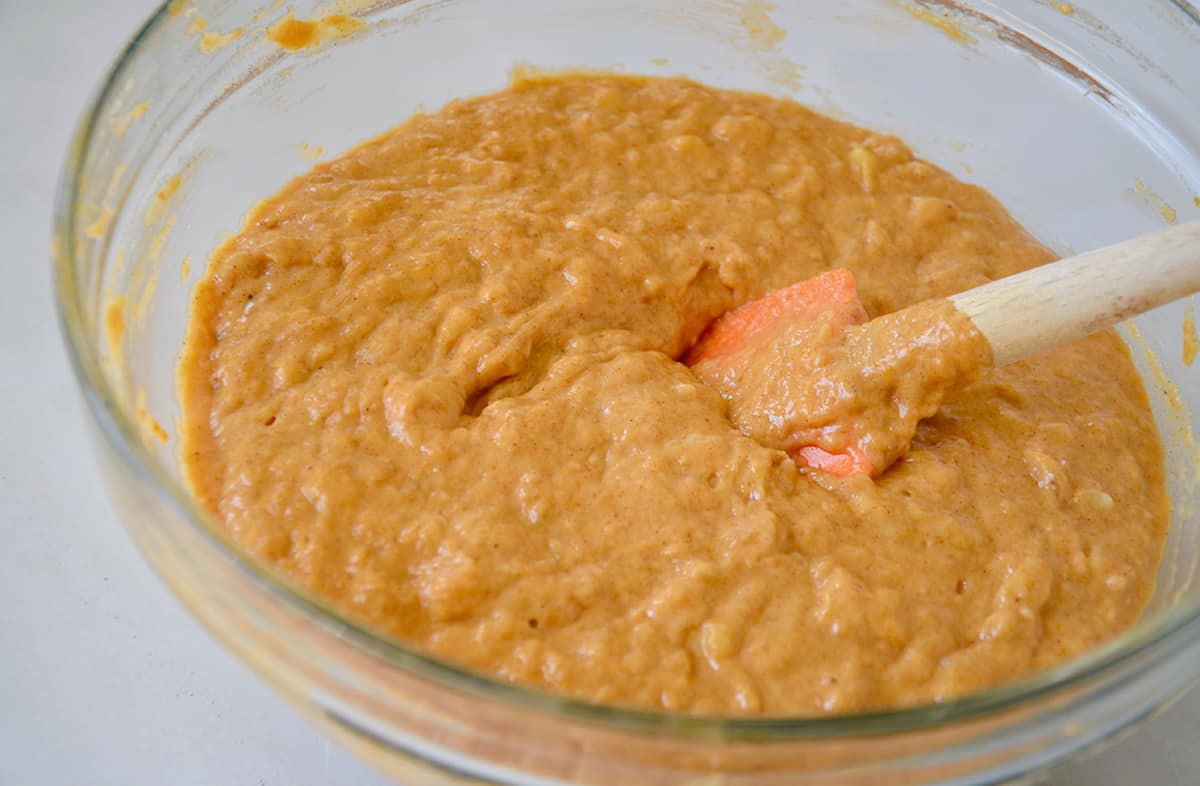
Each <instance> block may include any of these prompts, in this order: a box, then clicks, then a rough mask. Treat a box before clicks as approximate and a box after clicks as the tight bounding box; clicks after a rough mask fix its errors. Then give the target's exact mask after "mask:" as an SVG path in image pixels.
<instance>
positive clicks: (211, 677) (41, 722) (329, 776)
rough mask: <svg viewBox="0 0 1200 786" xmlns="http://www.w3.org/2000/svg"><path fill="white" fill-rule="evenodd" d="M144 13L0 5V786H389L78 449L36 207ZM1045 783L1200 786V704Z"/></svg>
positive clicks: (62, 3)
mask: <svg viewBox="0 0 1200 786" xmlns="http://www.w3.org/2000/svg"><path fill="white" fill-rule="evenodd" d="M153 6H154V3H153V2H152V1H151V0H109V1H108V2H101V3H93V2H82V0H77V1H76V2H68V1H67V0H49V1H47V0H0V65H2V66H3V68H2V70H0V129H3V134H4V137H3V145H2V146H0V227H2V231H0V237H2V238H3V244H4V250H5V253H3V254H2V255H0V259H2V262H0V265H2V270H0V275H2V276H3V284H2V287H0V292H3V300H2V303H3V306H2V307H0V342H3V348H4V354H3V356H4V367H5V369H6V371H5V377H4V380H3V384H2V385H0V396H2V399H0V411H3V412H4V413H5V415H4V418H3V420H0V429H2V430H0V537H2V538H3V540H0V543H3V546H2V547H0V784H3V785H5V786H8V785H11V786H18V785H19V786H25V784H53V785H55V786H57V784H64V786H67V785H69V786H107V785H108V784H112V785H113V786H163V784H170V785H171V786H216V785H218V784H219V785H220V786H243V785H244V786H273V785H274V786H327V785H329V786H331V785H333V784H337V785H338V786H350V785H352V784H353V785H365V786H372V785H380V784H384V783H385V781H384V779H383V778H382V777H381V776H379V775H377V774H375V773H374V772H372V771H371V770H370V769H368V768H367V767H366V766H365V765H363V764H360V763H359V762H358V761H356V760H354V759H353V758H351V757H350V756H349V755H348V754H347V753H345V752H344V751H342V750H341V749H340V748H338V747H336V746H335V745H334V744H333V743H330V742H328V741H327V740H326V739H325V738H324V737H323V736H322V735H321V734H320V733H319V732H317V731H316V730H315V729H314V728H313V727H311V726H310V725H309V724H308V723H307V722H306V721H304V720H303V719H302V718H300V716H298V715H297V714H296V713H294V712H293V711H292V710H291V709H290V708H289V707H288V706H287V705H286V704H284V702H283V701H282V700H281V699H279V698H277V697H276V696H275V695H274V694H273V693H272V692H271V691H269V690H268V689H267V688H266V687H265V686H264V685H263V684H261V683H260V682H258V680H257V679H256V678H254V677H253V676H251V674H250V672H249V671H247V670H246V669H245V668H243V667H242V666H241V665H240V664H239V663H237V662H236V661H235V660H234V659H233V658H232V657H231V656H230V655H228V654H227V653H226V652H225V651H224V650H222V649H221V648H220V647H219V646H218V645H217V644H216V642H215V641H213V640H212V639H211V638H210V637H209V636H208V635H207V633H205V632H204V631H203V630H202V629H201V628H200V626H199V625H198V624H197V623H196V622H194V621H193V620H192V619H191V618H190V617H189V616H188V615H187V614H186V613H185V612H184V611H183V609H182V607H180V606H179V605H178V604H177V603H176V602H175V600H174V599H173V598H172V597H171V596H170V595H169V594H168V593H167V591H166V589H165V588H164V587H163V585H162V584H161V583H160V582H159V580H158V579H157V578H156V577H155V576H154V575H153V574H152V573H151V571H150V569H149V568H148V567H147V566H146V565H145V564H144V563H143V562H142V560H141V558H140V556H139V555H138V554H137V552H136V551H135V549H134V547H133V545H132V543H131V542H130V541H129V539H128V538H127V537H126V535H125V532H124V530H123V529H122V527H121V524H120V522H119V521H118V520H117V517H116V515H115V514H114V513H113V511H112V509H111V507H110V506H109V504H108V501H107V498H106V497H105V493H104V489H103V488H102V486H101V485H100V481H99V478H98V477H97V473H96V470H95V467H94V461H93V457H92V454H91V452H90V448H89V446H88V445H87V444H86V442H85V439H84V433H83V408H82V403H81V401H80V399H79V397H78V395H77V394H76V392H75V383H74V380H73V379H72V377H71V373H70V370H69V368H68V366H67V361H66V358H65V355H64V351H63V349H62V342H61V340H60V338H59V334H58V326H57V324H56V322H55V319H54V314H53V309H52V305H51V291H50V268H49V253H48V250H47V249H48V238H49V227H50V210H51V200H52V197H53V189H54V184H55V182H56V179H57V175H58V168H59V165H60V163H61V159H62V156H63V153H64V151H65V149H66V146H67V141H68V137H69V135H70V133H71V131H72V129H73V125H74V123H75V122H76V120H77V119H78V116H79V113H80V111H81V109H82V107H83V105H84V102H85V100H86V99H87V98H88V96H89V95H90V93H91V91H92V90H93V89H94V88H95V86H96V83H97V81H98V80H99V79H100V77H101V76H102V74H103V72H104V70H105V69H106V68H107V67H108V65H109V63H110V61H111V60H112V58H113V56H114V55H115V53H116V52H117V50H118V48H119V47H120V46H121V45H122V44H124V43H125V41H126V39H127V38H128V37H129V36H130V34H131V33H132V32H133V31H134V29H135V28H136V27H137V25H139V24H140V23H141V21H142V20H143V18H144V17H146V16H147V15H148V14H149V13H150V11H151V10H152V8H153ZM1052 782H1053V783H1054V784H1056V786H1085V785H1086V786H1117V784H1137V786H1185V785H1186V786H1193V785H1194V784H1196V783H1197V782H1200V692H1193V693H1192V694H1190V695H1189V696H1187V697H1186V698H1184V699H1183V700H1182V701H1180V702H1179V703H1178V704H1177V705H1176V706H1175V707H1174V708H1173V709H1171V710H1169V711H1168V712H1166V713H1165V714H1164V715H1162V716H1160V717H1159V718H1157V719H1156V720H1153V721H1151V722H1150V723H1148V724H1145V725H1143V726H1142V727H1141V728H1140V729H1139V730H1138V731H1137V732H1136V733H1135V734H1134V735H1133V736H1132V737H1130V738H1129V739H1127V740H1125V741H1124V742H1122V743H1120V744H1119V745H1117V746H1116V747H1114V748H1112V749H1110V750H1108V751H1107V752H1105V753H1103V754H1102V755H1100V756H1098V757H1095V758H1091V759H1089V760H1087V761H1085V762H1079V763H1075V764H1071V765H1068V766H1066V767H1065V768H1063V769H1062V770H1061V771H1059V772H1058V773H1056V775H1055V776H1054V778H1053V779H1052Z"/></svg>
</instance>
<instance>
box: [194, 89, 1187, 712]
mask: <svg viewBox="0 0 1200 786" xmlns="http://www.w3.org/2000/svg"><path fill="white" fill-rule="evenodd" d="M1030 187H1031V188H1032V187H1036V184H1031V186H1030ZM1050 259H1052V255H1051V254H1050V252H1048V251H1047V250H1046V249H1045V248H1043V247H1042V246H1041V245H1039V244H1038V243H1037V242H1036V241H1035V240H1034V239H1033V238H1031V237H1030V236H1029V235H1028V234H1027V233H1025V232H1024V231H1023V230H1022V229H1021V227H1020V226H1018V225H1017V224H1016V223H1015V222H1014V221H1013V220H1012V219H1011V218H1010V217H1009V216H1008V215H1007V214H1006V213H1005V211H1004V209H1003V208H1002V207H1001V206H1000V205H999V204H998V203H997V202H996V201H995V200H994V199H993V198H992V197H990V196H989V195H988V194H987V193H986V192H984V191H983V190H982V189H980V188H977V187H974V186H970V185H966V184H963V183H960V182H957V181H956V180H955V179H954V178H952V177H950V176H949V175H947V174H946V173H944V172H942V171H940V170H938V169H937V168H935V167H933V166H931V165H929V164H927V163H924V162H922V161H919V160H916V159H914V158H913V156H912V154H911V153H910V151H909V150H908V149H907V148H906V147H905V145H904V144H903V143H901V142H900V141H899V140H897V139H895V138H892V137H888V136H882V135H878V134H873V133H871V132H868V131H866V130H863V129H860V128H856V127H853V126H850V125H847V124H844V123H840V122H836V121H834V120H831V119H829V118H826V117H823V116H821V115H818V114H815V113H813V112H811V111H809V110H807V109H805V108H803V107H801V106H798V105H796V104H794V103H791V102H788V101H784V100H777V99H772V98H768V97H765V96H761V95H752V94H746V93H740V92H732V91H725V90H718V89H714V88H709V87H704V86H701V85H697V84H694V83H691V82H687V81H683V80H664V79H638V78H622V77H604V76H575V77H566V78H561V79H544V80H529V81H524V82H520V83H518V84H515V85H514V86H513V87H512V88H510V89H508V90H505V91H503V92H500V93H497V94H495V95H490V96H486V97H483V98H479V99H475V100H470V101H458V102H454V103H451V104H450V105H448V106H447V107H445V108H444V109H443V110H441V111H440V112H438V113H436V114H433V115H418V116H417V117H414V118H413V119H411V120H409V121H408V122H407V123H405V124H404V125H402V126H400V127H399V128H397V129H395V130H393V131H391V132H389V133H387V134H385V135H383V136H381V137H379V138H377V139H375V140H372V141H370V142H367V143H366V144H364V145H362V146H360V147H358V148H355V149H354V150H352V151H350V152H349V153H347V154H346V155H344V156H342V157H341V158H338V159H336V160H333V161H329V162H327V163H323V164H320V165H319V166H317V167H316V168H314V169H313V170H312V171H310V172H309V173H307V174H305V175H302V176H300V177H298V178H296V179H295V180H293V181H292V182H291V183H289V184H288V185H287V186H286V187H285V188H284V189H283V190H282V191H281V192H280V193H279V194H277V195H275V196H273V197H271V198H269V199H267V200H266V201H264V202H263V203H262V204H260V205H259V206H258V207H257V208H256V209H255V210H254V211H253V212H252V213H251V215H250V217H249V218H248V220H247V222H246V225H245V227H244V228H243V229H242V230H241V232H240V233H239V234H237V235H236V236H235V237H233V238H232V239H230V240H229V241H228V242H226V243H225V244H224V245H223V246H222V247H221V248H220V249H219V250H218V251H217V252H216V254H215V255H214V257H213V259H212V261H211V263H210V267H209V270H208V273H207V276H206V277H205V279H204V280H203V281H202V282H201V283H200V284H199V285H198V288H197V290H196V294H195V300H194V303H193V311H192V317H191V325H190V332H189V337H188V341H187V346H186V348H185V352H184V356H183V358H182V360H181V366H180V383H181V395H182V401H183V406H184V411H183V416H184V432H185V433H184V448H183V450H184V458H185V465H186V470H187V472H188V475H189V480H190V482H191V484H192V486H193V488H194V490H195V493H196V494H197V496H198V498H199V499H200V500H201V502H202V503H203V504H204V505H206V506H207V507H208V508H209V509H210V510H211V511H212V512H213V513H214V514H215V515H216V516H217V517H218V518H219V520H221V521H222V522H224V524H225V525H226V526H227V527H228V529H229V531H230V532H231V533H232V534H233V536H234V537H236V538H237V539H238V540H239V541H240V542H241V543H242V544H244V545H245V546H246V547H247V548H249V549H250V550H251V551H253V552H254V553H255V554H257V555H259V556H260V557H262V558H263V559H265V560H267V561H268V562H270V563H271V564H273V565H275V566H276V567H277V568H278V569H279V570H280V571H282V572H283V573H285V574H286V575H287V576H289V577H291V578H292V579H293V580H295V581H296V582H298V583H299V584H301V585H303V586H305V587H307V588H309V589H310V590H312V591H313V592H315V593H317V594H319V595H321V596H323V597H325V598H327V599H329V600H330V601H331V602H333V603H334V604H336V605H337V606H339V607H340V608H342V609H343V610H345V611H346V612H347V613H348V614H350V615H352V616H354V617H356V618H358V619H360V620H362V621H363V622H365V623H367V624H369V625H371V626H373V627H374V628H376V629H379V630H381V631H383V632H386V633H388V634H392V635H394V636H396V637H399V638H400V639H403V640H405V641H408V642H411V643H412V644H415V645H417V646H419V647H420V648H422V649H424V650H426V651H428V652H431V653H435V654H437V655H440V656H443V657H445V658H448V659H451V660H453V661H455V662H457V663H459V664H462V665H463V666H466V667H468V668H472V669H478V670H482V671H486V672H490V673H492V674H494V675H498V676H499V677H501V678H503V679H507V680H513V681H516V682H521V683H526V684H530V685H534V686H538V687H542V688H545V689H549V690H552V691H559V692H563V693H567V694H570V695H573V696H578V697H583V698H587V699H591V700H595V701H602V702H614V703H620V704H629V705H638V706H643V707H650V708H660V709H665V710H673V711H674V710H678V711H687V712H697V713H799V714H812V713H829V712H846V711H855V710H865V709H873V708H882V707H889V706H896V705H905V704H911V703H915V702H925V701H931V700H942V699H946V698H949V697H953V696H957V695H961V694H963V693H965V692H969V691H973V690H977V689H980V688H983V687H986V686H990V685H994V684H996V683H998V682H1001V681H1004V680H1008V679H1011V678H1013V677H1016V676H1018V675H1021V674H1023V673H1026V672H1028V671H1030V670H1033V669H1037V668H1039V667H1042V666H1045V665H1048V664H1051V663H1054V662H1056V661H1059V660H1061V659H1063V658H1066V657H1069V656H1071V655H1074V654H1078V653H1080V652H1082V651H1084V650H1086V649H1088V648H1090V647H1094V646H1095V645H1097V644H1099V643H1100V642H1102V641H1104V640H1105V639H1107V638H1109V637H1111V636H1112V635H1114V634H1115V633H1117V632H1118V631H1120V630H1122V629H1123V628H1125V627H1126V626H1128V625H1129V624H1131V623H1132V622H1133V621H1134V620H1135V619H1136V618H1137V616H1138V614H1139V612H1140V611H1141V609H1142V607H1143V605H1144V604H1145V602H1146V601H1147V600H1148V598H1149V596H1150V594H1151V592H1152V590H1153V577H1154V574H1155V570H1156V568H1157V564H1158V560H1159V557H1160V552H1161V549H1162V544H1163V539H1164V535H1165V530H1166V526H1167V500H1166V496H1165V486H1164V473H1163V459H1162V452H1161V447H1160V445H1159V442H1158V438H1157V434H1156V430H1155V426H1154V422H1153V419H1152V418H1151V415H1150V412H1149V407H1148V405H1147V401H1146V397H1145V394H1144V391H1143V389H1142V385H1141V381H1140V379H1139V377H1138V376H1137V374H1136V372H1135V370H1134V368H1133V364H1132V363H1131V361H1130V359H1129V356H1128V353H1127V351H1126V349H1125V347H1124V345H1123V344H1122V343H1121V341H1120V340H1119V339H1118V338H1117V337H1116V336H1115V335H1114V334H1113V333H1111V332H1106V333H1102V334H1098V335H1096V336H1093V337H1091V338H1089V339H1086V340H1084V341H1080V342H1078V343H1076V344H1073V345H1070V346H1066V347H1064V348H1061V349H1059V350H1056V351H1053V352H1049V353H1046V354H1045V355H1042V356H1039V357H1037V358H1035V359H1033V360H1030V361H1027V362H1022V363H1019V364H1015V365H1012V366H1008V367H1003V368H999V369H994V370H990V371H986V372H983V373H982V374H981V376H979V377H978V378H977V379H976V380H975V381H973V382H970V383H969V384H966V383H964V384H963V385H962V386H960V387H957V388H954V389H952V390H951V391H950V392H949V393H948V394H947V395H946V398H945V400H944V401H943V402H942V404H941V406H940V408H938V409H937V410H936V412H934V413H933V414H932V416H931V417H929V418H928V419H926V420H924V421H923V422H921V424H920V425H919V426H918V427H917V433H916V438H915V439H914V441H913V443H912V446H911V449H910V450H909V451H908V453H907V455H905V456H904V457H903V458H901V459H900V460H899V461H897V462H896V463H895V464H894V465H892V466H891V468H890V469H889V470H888V471H887V472H885V473H884V474H882V475H881V476H880V477H878V478H876V479H874V480H872V479H870V478H868V477H865V476H861V475H860V476H853V477H846V478H841V477H836V476H834V475H831V474H826V473H823V472H819V471H816V470H813V469H806V468H804V469H802V468H800V467H799V466H798V465H797V463H796V462H794V461H793V460H792V459H791V458H790V457H789V455H788V454H787V453H786V452H785V451H784V450H781V449H779V446H772V445H769V444H764V443H762V442H759V441H756V440H755V439H752V438H751V437H749V436H746V434H744V433H743V432H742V431H741V430H739V429H738V428H737V427H736V426H735V425H734V423H733V422H732V421H731V419H730V414H729V405H728V404H727V403H726V401H725V399H723V398H722V397H721V395H719V394H718V392H717V391H716V390H714V389H713V388H711V387H709V386H708V385H706V384H705V383H704V382H702V381H701V380H700V379H699V378H698V377H697V375H696V374H695V373H693V371H692V370H691V369H689V368H688V367H687V366H686V365H684V364H683V363H682V362H680V361H681V359H682V358H683V357H684V356H685V354H686V353H687V351H688V349H689V347H691V346H692V345H693V343H694V342H695V341H696V339H697V338H698V337H699V336H700V335H701V333H702V332H703V331H704V329H705V327H706V326H707V325H708V324H709V323H710V322H712V320H713V319H714V318H716V317H718V316H719V315H721V314H722V313H724V312H726V311H727V310H729V309H731V308H733V307H735V306H738V305H739V304H742V303H745V302H747V301H749V300H751V299H753V298H757V297H759V296H761V295H763V294H764V293H766V292H769V291H772V290H775V289H779V288H781V287H785V286H787V285H790V284H792V283H793V282H796V281H798V280H801V279H804V278H807V277H810V276H813V275H815V274H818V273H821V272H823V271H827V270H830V269H832V268H839V267H844V268H848V269H849V270H850V271H852V272H853V274H854V276H855V277H856V279H857V282H858V288H859V292H860V294H861V296H862V301H863V305H864V306H865V310H866V312H867V315H869V316H872V317H874V316H878V315H880V314H884V313H888V312H892V311H894V310H896V309H898V308H900V307H903V306H906V305H909V304H911V303H915V302H918V301H922V300H927V299H930V298H936V297H942V296H946V295H949V294H952V293H954V292H957V291H960V290H963V289H967V288H969V287H972V286H975V285H978V284H981V283H984V282H986V281H987V280H989V279H993V278H998V277H1001V276H1004V275H1008V274H1011V273H1014V272H1017V271H1019V270H1022V269H1024V268H1028V267H1030V266H1033V265H1037V264H1041V263H1044V262H1046V261H1048V260H1050ZM922 414H923V413H922Z"/></svg>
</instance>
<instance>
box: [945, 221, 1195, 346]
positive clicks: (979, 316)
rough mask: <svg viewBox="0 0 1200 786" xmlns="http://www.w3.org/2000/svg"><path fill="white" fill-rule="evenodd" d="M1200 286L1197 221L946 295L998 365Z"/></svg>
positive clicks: (1070, 338) (1075, 336) (1105, 325)
mask: <svg viewBox="0 0 1200 786" xmlns="http://www.w3.org/2000/svg"><path fill="white" fill-rule="evenodd" d="M1197 290H1200V221H1192V222H1190V223H1187V224H1183V225H1181V226H1177V227H1172V228H1170V229H1166V230H1164V231H1162V232H1156V233H1154V234H1152V235H1145V236H1143V237H1139V238H1135V239H1133V240H1127V241H1125V242H1124V243H1118V244H1116V245H1115V246H1108V247H1107V248H1101V249H1098V250H1096V251H1089V252H1088V253H1086V254H1080V255H1078V256H1074V257H1067V258H1066V259H1062V260H1059V261H1058V262H1054V263H1052V264H1049V265H1043V266H1042V267H1038V268H1034V269H1032V270H1027V271H1025V272H1024V273H1018V274H1017V275H1015V276H1009V277H1008V278H1002V279H1000V280H998V281H993V282H991V283H990V284H985V285H983V286H981V287H976V288H975V289H972V290H970V291H968V292H963V293H961V294H959V295H955V296H953V297H952V298H950V300H951V301H952V302H953V303H954V304H955V305H956V306H957V307H958V309H959V310H960V311H962V312H963V313H965V314H966V315H967V316H969V317H970V318H971V319H972V320H973V321H974V322H975V325H976V327H978V328H979V330H980V332H982V333H983V335H984V336H986V337H987V339H988V341H990V342H991V344H992V354H993V356H994V360H995V364H996V365H997V366H1002V365H1004V364H1005V363H1011V362H1013V361H1016V360H1020V359H1022V358H1026V357H1029V356H1030V355H1034V354H1036V353H1038V352H1041V351H1043V350H1046V349H1050V348H1051V347H1055V346H1058V345H1059V344H1065V343H1067V342H1069V341H1074V340H1076V339H1080V338H1083V337H1084V336H1088V335H1091V334H1092V333H1095V332H1096V331H1097V330H1102V329H1104V328H1106V327H1109V326H1110V325H1113V324H1115V323H1117V322H1120V321H1121V320H1122V319H1125V318H1127V317H1131V316H1134V315H1135V314H1140V313H1142V312H1143V311H1149V310H1150V309H1152V308H1155V307H1156V306H1161V305H1162V304H1164V303H1168V302H1170V301H1172V300H1176V299H1177V298H1181V297H1183V296H1185V295H1189V294H1191V293H1193V292H1196V291H1197Z"/></svg>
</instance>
